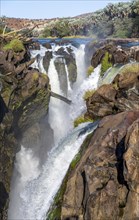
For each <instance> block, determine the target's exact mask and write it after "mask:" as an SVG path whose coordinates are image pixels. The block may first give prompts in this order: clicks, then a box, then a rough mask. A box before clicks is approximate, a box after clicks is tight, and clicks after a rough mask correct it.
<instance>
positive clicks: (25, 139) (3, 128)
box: [0, 49, 50, 219]
mask: <svg viewBox="0 0 139 220" xmlns="http://www.w3.org/2000/svg"><path fill="white" fill-rule="evenodd" d="M33 62H34V59H33V60H31V59H30V55H29V53H28V50H27V49H24V50H23V51H21V52H14V51H13V50H6V51H4V50H1V51H0V219H7V207H8V198H9V191H10V181H11V176H12V172H13V164H14V160H15V154H16V152H17V151H18V150H20V147H21V143H22V144H24V145H25V146H26V147H27V146H28V145H29V144H30V145H32V144H33V141H34V139H35V143H36V144H37V141H39V138H40V139H41V134H42V133H44V132H42V130H43V125H42V121H41V119H42V118H44V117H45V116H46V115H47V111H48V106H49V99H50V86H49V79H48V77H47V75H44V74H42V73H40V72H39V71H38V70H37V69H33V68H31V67H30V65H31V63H33ZM34 127H35V129H34ZM48 133H49V129H48ZM45 135H48V134H45ZM33 137H34V138H33ZM27 144H28V145H27Z"/></svg>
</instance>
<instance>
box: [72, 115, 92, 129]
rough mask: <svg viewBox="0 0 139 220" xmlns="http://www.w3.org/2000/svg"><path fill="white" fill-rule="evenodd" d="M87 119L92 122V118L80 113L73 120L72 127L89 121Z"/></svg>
mask: <svg viewBox="0 0 139 220" xmlns="http://www.w3.org/2000/svg"><path fill="white" fill-rule="evenodd" d="M89 121H90V122H93V119H91V118H87V117H84V115H81V116H79V117H77V118H76V119H75V120H74V127H77V126H78V125H79V124H81V123H84V122H89Z"/></svg>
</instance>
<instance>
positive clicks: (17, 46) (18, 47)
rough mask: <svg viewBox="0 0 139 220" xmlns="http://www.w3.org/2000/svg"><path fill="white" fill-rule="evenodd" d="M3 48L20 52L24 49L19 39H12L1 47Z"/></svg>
mask: <svg viewBox="0 0 139 220" xmlns="http://www.w3.org/2000/svg"><path fill="white" fill-rule="evenodd" d="M3 49H4V50H10V49H12V50H13V51H14V52H21V51H23V50H25V48H24V45H23V43H22V41H21V40H19V39H13V40H11V41H10V42H9V43H8V44H6V45H5V46H4V47H3Z"/></svg>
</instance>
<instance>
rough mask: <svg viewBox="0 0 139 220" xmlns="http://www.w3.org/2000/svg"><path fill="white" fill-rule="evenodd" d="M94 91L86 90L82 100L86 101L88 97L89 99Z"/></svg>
mask: <svg viewBox="0 0 139 220" xmlns="http://www.w3.org/2000/svg"><path fill="white" fill-rule="evenodd" d="M94 92H95V90H94V89H93V90H88V91H86V92H85V94H84V96H83V99H84V100H87V99H88V98H89V97H91V96H92V95H93V94H94Z"/></svg>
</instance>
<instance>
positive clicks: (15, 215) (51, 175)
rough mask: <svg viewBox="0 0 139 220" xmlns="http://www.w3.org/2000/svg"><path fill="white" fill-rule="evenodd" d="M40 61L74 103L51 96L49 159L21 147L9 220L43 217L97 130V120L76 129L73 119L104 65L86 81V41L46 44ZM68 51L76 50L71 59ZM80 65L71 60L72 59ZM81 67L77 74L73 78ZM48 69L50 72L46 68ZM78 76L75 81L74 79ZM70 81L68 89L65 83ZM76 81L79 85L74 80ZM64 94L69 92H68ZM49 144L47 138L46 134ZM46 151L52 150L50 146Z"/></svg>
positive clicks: (53, 83)
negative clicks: (87, 139) (77, 44)
mask: <svg viewBox="0 0 139 220" xmlns="http://www.w3.org/2000/svg"><path fill="white" fill-rule="evenodd" d="M47 52H51V53H52V57H51V58H50V62H49V64H48V66H47V67H46V68H45V67H44V56H45V55H46V53H47ZM31 54H32V57H36V56H37V59H36V61H35V62H34V64H33V65H32V66H33V67H34V68H38V69H39V70H40V71H41V72H43V73H46V72H48V76H49V79H50V85H51V90H52V91H53V92H56V93H58V94H61V95H64V96H67V97H70V98H71V99H72V101H73V104H71V106H70V107H69V105H67V104H66V103H64V102H62V101H61V100H58V99H55V98H53V97H51V101H50V105H49V112H48V122H49V124H50V126H51V128H52V129H53V133H54V146H53V148H52V149H51V150H50V151H49V152H47V155H48V157H47V158H46V161H45V162H44V163H43V165H40V162H41V158H40V157H38V155H36V154H35V152H34V151H33V148H31V149H28V148H26V146H24V147H23V146H22V147H21V150H20V151H19V152H18V153H17V155H16V163H15V169H14V175H13V180H14V181H13V184H12V189H11V195H10V206H9V215H8V218H9V220H11V219H17V220H19V219H24V220H28V219H29V220H41V219H45V217H46V213H47V211H48V210H49V207H50V205H51V203H52V201H53V198H54V196H55V194H56V192H57V191H58V189H59V187H60V184H61V182H62V180H63V178H64V176H65V174H66V172H67V170H68V167H69V165H70V163H71V161H72V159H73V158H74V156H75V155H76V154H77V153H78V151H79V149H80V146H81V144H82V142H83V140H84V139H85V137H86V136H87V135H88V134H89V133H90V132H92V131H93V130H94V129H95V128H96V126H97V123H96V124H94V125H92V123H85V124H82V125H80V126H79V127H78V128H76V129H73V119H74V118H75V117H76V116H78V115H79V114H80V113H82V112H83V111H84V109H85V103H84V101H83V99H82V96H83V93H84V92H85V91H86V90H88V89H89V88H90V87H91V88H92V86H94V88H96V87H97V82H98V77H99V71H100V67H97V68H96V69H95V72H94V73H93V74H92V75H91V76H90V77H89V78H88V79H86V74H85V63H84V45H80V47H79V48H76V47H74V46H73V45H72V44H69V45H62V46H59V45H54V44H53V45H52V48H51V49H46V48H44V47H42V46H41V49H40V50H36V51H32V52H31ZM68 54H70V56H71V54H72V57H70V56H69V55H68ZM74 59H75V61H76V63H74V65H71V64H70V61H71V60H72V61H73V62H74ZM73 68H75V69H74V70H75V71H76V70H77V77H74V75H73V73H74V71H73ZM46 69H48V70H46ZM75 78H76V82H74V81H75ZM63 82H64V83H66V85H67V89H66V88H65V87H64V86H63ZM73 82H74V83H73ZM64 92H65V93H64ZM46 142H47V137H46ZM46 150H47V149H46Z"/></svg>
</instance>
